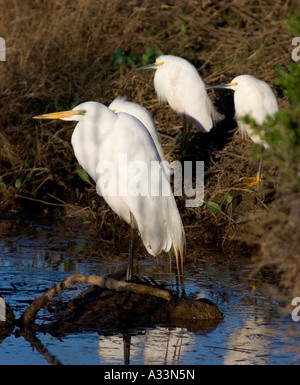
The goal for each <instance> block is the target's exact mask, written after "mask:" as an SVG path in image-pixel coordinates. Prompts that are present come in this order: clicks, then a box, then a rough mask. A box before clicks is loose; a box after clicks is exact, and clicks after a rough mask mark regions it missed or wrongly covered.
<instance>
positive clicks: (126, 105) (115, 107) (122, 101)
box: [108, 96, 166, 161]
mask: <svg viewBox="0 0 300 385" xmlns="http://www.w3.org/2000/svg"><path fill="white" fill-rule="evenodd" d="M108 108H110V109H111V110H112V111H113V112H115V113H119V112H126V113H127V114H130V115H133V116H135V117H136V118H137V119H139V120H140V121H141V122H142V123H143V125H144V126H145V127H146V128H147V130H148V131H149V133H150V135H151V137H152V139H153V141H154V143H155V146H156V148H157V151H158V154H159V156H160V159H161V160H162V161H166V157H165V154H164V151H163V149H162V145H161V140H160V137H159V135H158V132H157V128H156V124H155V122H154V119H153V117H152V115H151V114H150V112H149V111H148V110H147V109H146V108H145V107H143V106H141V105H139V104H137V103H134V102H130V101H128V100H127V99H126V98H125V97H121V96H118V97H117V98H116V99H115V100H113V101H112V102H111V103H110V105H109V106H108Z"/></svg>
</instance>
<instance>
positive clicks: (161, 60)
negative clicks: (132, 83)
mask: <svg viewBox="0 0 300 385" xmlns="http://www.w3.org/2000/svg"><path fill="white" fill-rule="evenodd" d="M169 56H170V55H162V56H159V57H158V58H157V59H156V61H155V63H151V64H147V65H145V66H142V67H139V68H137V71H142V70H148V69H152V70H158V69H159V68H163V67H164V66H165V65H166V63H167V62H168V57H169Z"/></svg>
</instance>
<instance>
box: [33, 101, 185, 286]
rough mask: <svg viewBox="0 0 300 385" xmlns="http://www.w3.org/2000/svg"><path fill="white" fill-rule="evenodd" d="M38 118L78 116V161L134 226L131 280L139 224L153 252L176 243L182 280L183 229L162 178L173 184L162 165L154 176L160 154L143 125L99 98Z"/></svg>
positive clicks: (75, 136) (74, 136)
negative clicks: (115, 110) (109, 106)
mask: <svg viewBox="0 0 300 385" xmlns="http://www.w3.org/2000/svg"><path fill="white" fill-rule="evenodd" d="M35 118H36V119H62V120H70V121H76V122H78V123H77V125H76V127H75V129H74V132H73V134H72V138H71V143H72V146H73V149H74V153H75V156H76V158H77V160H78V162H79V164H80V165H81V166H82V167H83V169H84V170H85V171H86V172H87V173H88V174H89V175H90V176H91V178H93V180H94V181H95V182H96V183H97V188H98V189H97V191H98V193H99V194H100V195H102V196H103V197H104V199H105V201H106V202H107V204H108V205H109V206H110V207H111V209H112V210H113V211H114V212H115V213H117V214H118V215H119V216H120V217H121V218H123V219H124V220H125V221H126V222H127V223H128V224H130V226H131V242H130V249H129V259H128V268H127V275H126V278H127V280H129V281H130V280H132V275H133V273H132V270H133V243H134V242H133V240H134V229H135V228H136V229H137V231H138V232H139V234H140V237H141V239H142V241H143V244H144V246H145V248H146V250H147V251H148V253H149V254H151V255H152V256H157V255H159V254H160V253H161V252H162V251H165V252H168V251H170V250H171V248H173V251H174V254H175V258H176V266H177V274H178V277H179V281H180V283H182V277H183V253H184V246H185V234H184V229H183V225H182V221H181V218H180V215H179V212H178V208H177V205H176V202H175V199H174V196H173V194H172V192H171V190H170V189H169V194H162V184H164V186H169V187H170V185H169V180H168V179H167V177H166V175H165V173H164V172H162V170H160V173H159V177H158V178H157V177H156V178H153V175H152V173H151V172H150V170H151V166H152V164H153V163H155V164H156V165H157V167H160V166H159V161H160V158H159V155H158V152H157V149H156V146H155V144H154V142H153V140H152V138H151V135H150V134H149V132H148V131H147V129H146V128H145V127H144V125H143V124H142V123H141V122H140V121H139V120H138V119H137V118H135V117H133V116H132V115H129V114H127V113H119V114H115V113H114V112H113V111H111V110H110V109H109V108H107V107H106V106H104V105H103V104H101V103H97V102H86V103H82V104H80V105H78V106H77V107H75V108H74V109H73V110H70V111H63V112H55V113H51V114H44V115H40V116H36V117H35ZM124 160H125V161H126V162H125V163H124ZM122 162H123V163H122ZM104 169H105V170H106V171H105V172H104ZM103 177H104V179H103ZM101 178H102V179H101ZM139 188H142V189H143V190H142V191H141V190H139ZM153 191H154V193H153Z"/></svg>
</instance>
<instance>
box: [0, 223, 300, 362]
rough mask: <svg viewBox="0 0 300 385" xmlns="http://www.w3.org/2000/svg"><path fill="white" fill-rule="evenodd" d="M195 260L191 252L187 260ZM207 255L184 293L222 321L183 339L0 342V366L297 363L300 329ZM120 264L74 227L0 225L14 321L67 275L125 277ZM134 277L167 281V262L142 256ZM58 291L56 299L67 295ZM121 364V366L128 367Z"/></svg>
mask: <svg viewBox="0 0 300 385" xmlns="http://www.w3.org/2000/svg"><path fill="white" fill-rule="evenodd" d="M194 254H195V253H193V255H194ZM241 261H242V259H240V258H236V259H235V260H234V261H233V260H230V259H229V258H226V256H224V255H222V254H221V253H218V252H216V251H210V250H207V251H204V250H200V245H199V256H197V255H196V256H194V257H193V260H192V261H188V262H187V263H186V265H185V285H186V292H187V294H188V295H189V294H191V293H192V294H197V295H198V297H205V298H208V299H210V300H211V301H213V302H214V303H216V304H217V305H218V307H219V309H220V310H221V311H222V312H223V313H224V315H225V318H224V321H222V322H221V323H219V324H218V325H217V326H216V327H213V328H209V329H207V330H202V331H201V332H200V331H199V332H192V331H189V330H187V329H184V328H170V327H164V326H161V325H157V326H156V327H152V328H149V329H147V328H139V329H133V330H130V331H128V332H126V335H123V334H122V333H115V334H111V335H109V333H105V334H101V333H100V332H99V333H98V332H90V333H88V332H86V333H73V334H68V335H66V336H63V337H60V338H57V337H55V336H52V335H50V334H44V333H37V334H36V336H35V338H36V340H35V341H34V342H32V340H29V339H27V340H26V339H25V337H24V336H19V334H18V330H17V328H15V329H14V330H13V331H12V333H11V334H10V335H9V336H7V337H6V338H4V339H3V340H2V339H1V338H0V364H2V365H5V364H65V365H68V364H69V365H74V364H98V365H99V364H100V365H106V364H112V365H117V364H124V363H125V362H124V361H125V358H124V357H125V356H126V357H127V358H126V361H127V362H126V363H128V362H129V363H130V364H140V365H144V364H175V365H185V364H188V365H190V364H192V365H202V364H217V365H223V364H282V365H289V364H299V363H300V348H299V346H300V322H299V323H297V322H293V320H292V318H291V317H290V316H289V315H285V316H283V313H282V312H281V311H280V307H279V303H280V305H283V303H281V302H280V301H279V298H277V297H275V296H274V294H273V295H272V294H270V291H269V290H267V287H266V286H265V285H264V284H262V283H260V282H258V281H255V280H253V279H250V278H249V276H248V272H247V266H245V264H244V263H242V262H241ZM126 263H127V256H126V255H125V253H120V252H119V251H118V250H117V249H115V248H114V247H113V245H112V244H111V243H110V242H108V241H103V240H101V239H100V238H99V240H97V239H95V237H91V236H90V234H89V233H88V230H87V228H86V227H85V226H84V225H83V224H82V223H81V222H80V220H76V219H74V218H71V219H65V220H63V221H62V220H60V221H57V222H55V221H53V220H51V219H50V218H39V219H38V218H35V219H30V218H22V217H15V218H2V219H0V294H2V296H3V297H4V298H5V300H6V301H7V302H8V303H9V305H10V306H11V307H12V308H13V310H14V312H15V315H16V317H17V318H18V317H19V316H20V315H21V314H22V312H23V311H24V310H25V309H26V307H27V306H28V304H29V302H30V301H31V300H32V299H34V298H35V297H37V296H39V295H41V293H43V292H44V291H46V290H47V289H48V288H50V287H51V286H53V285H55V284H56V283H58V282H60V281H61V280H63V279H64V278H65V277H67V276H69V275H71V274H73V273H80V274H99V275H106V274H111V273H113V272H115V271H118V270H120V269H125V267H126ZM139 273H140V274H141V275H145V276H151V277H153V278H154V279H155V280H157V281H159V282H160V281H162V282H169V281H170V280H171V277H170V272H169V261H168V258H166V257H161V258H158V259H153V258H152V257H148V256H145V257H143V258H141V259H140V261H139ZM74 295H76V291H72V290H70V291H67V292H66V293H63V296H66V297H67V296H74ZM125 351H126V354H124V353H125ZM128 355H129V358H128Z"/></svg>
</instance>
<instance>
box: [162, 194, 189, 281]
mask: <svg viewBox="0 0 300 385" xmlns="http://www.w3.org/2000/svg"><path fill="white" fill-rule="evenodd" d="M166 219H167V220H166V225H167V229H168V233H169V234H168V235H169V237H170V239H171V244H172V248H173V252H174V255H175V260H176V268H177V275H178V280H179V282H180V284H181V286H182V288H183V276H184V268H183V260H184V251H185V232H184V228H183V224H182V221H181V217H180V214H179V211H178V208H177V205H176V202H175V198H174V196H173V195H171V196H170V197H168V205H167V212H166Z"/></svg>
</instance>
